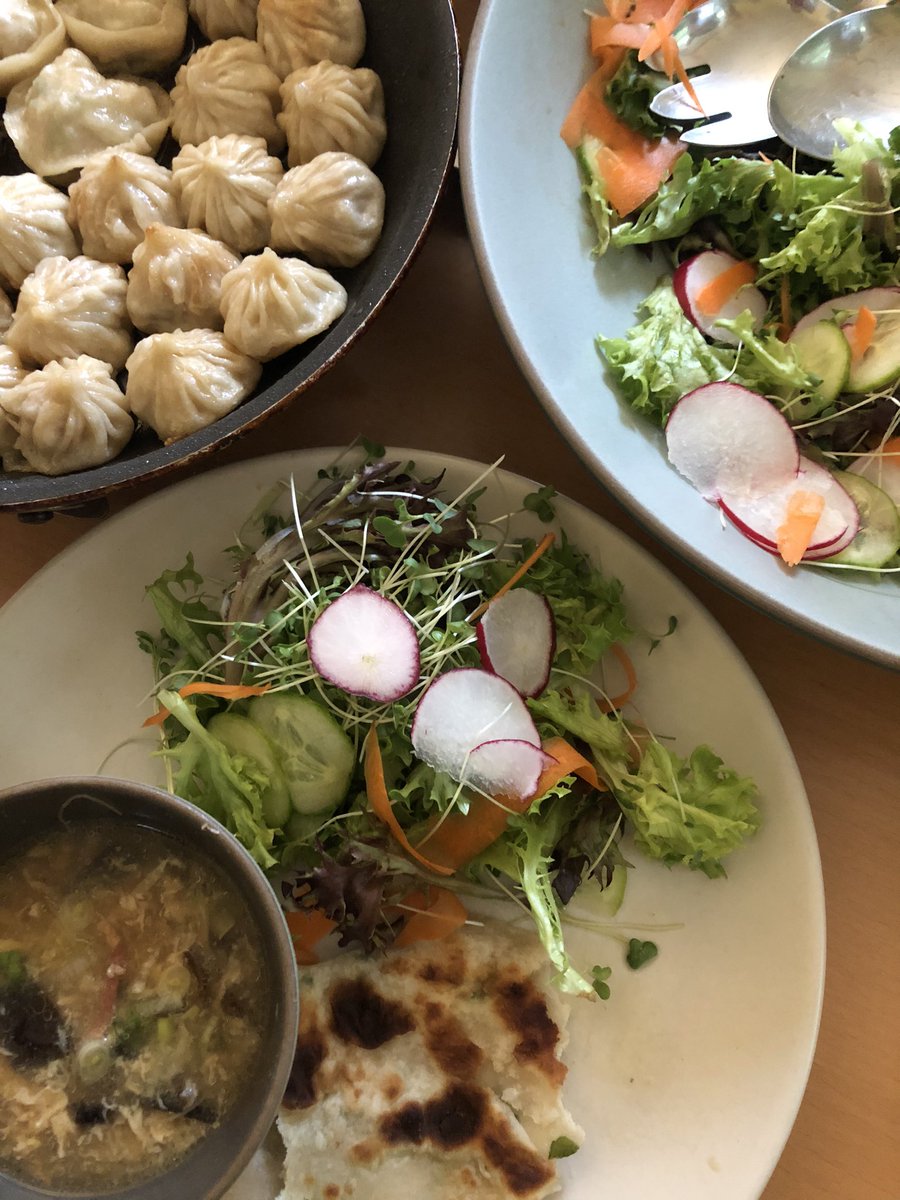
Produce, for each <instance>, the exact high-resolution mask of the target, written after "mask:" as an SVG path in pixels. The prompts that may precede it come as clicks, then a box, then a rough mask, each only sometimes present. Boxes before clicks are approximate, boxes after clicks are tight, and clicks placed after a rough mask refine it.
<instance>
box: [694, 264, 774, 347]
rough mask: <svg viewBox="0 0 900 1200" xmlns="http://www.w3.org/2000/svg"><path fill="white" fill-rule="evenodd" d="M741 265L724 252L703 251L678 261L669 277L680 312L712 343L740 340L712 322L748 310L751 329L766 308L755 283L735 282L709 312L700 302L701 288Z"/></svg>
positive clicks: (764, 299)
mask: <svg viewBox="0 0 900 1200" xmlns="http://www.w3.org/2000/svg"><path fill="white" fill-rule="evenodd" d="M741 265H742V263H741V260H740V259H738V258H733V257H732V256H731V255H730V254H726V253H725V251H724V250H704V251H702V253H700V254H696V255H694V257H693V258H689V259H688V260H687V261H686V262H683V263H681V264H680V266H679V267H678V268H677V269H676V271H675V274H674V275H673V276H672V287H673V288H674V290H675V295H676V296H677V297H678V303H679V304H680V305H681V307H682V309H683V310H684V315H685V316H686V317H687V318H688V320H689V321H692V322H693V323H694V324H695V325H696V326H697V328H698V329H699V330H700V332H701V333H705V334H706V336H707V337H708V338H712V339H713V341H716V342H725V343H726V344H727V345H729V346H737V345H738V344H739V342H740V338H738V337H737V336H736V335H735V334H733V333H732V332H731V330H730V329H722V328H720V327H719V326H717V325H716V321H720V320H722V319H723V318H724V319H725V320H729V321H731V320H734V318H735V317H739V316H740V315H741V313H742V312H744V311H745V310H747V309H749V311H750V315H751V316H752V318H753V328H754V330H757V329H759V328H760V327H761V326H762V323H763V321H764V320H765V317H766V310H767V309H768V307H769V305H768V301H767V300H766V298H765V296H764V295H763V294H762V292H761V291H760V290H759V288H758V287H756V286H755V284H752V283H739V284H738V286H737V287H736V289H735V290H734V291H733V292H731V294H730V295H729V296H728V298H727V299H726V300H725V301H724V302H723V303H720V304H718V305H717V306H716V307H715V308H714V309H713V310H712V311H710V310H709V305H708V304H704V302H703V297H704V290H705V289H706V288H708V287H710V285H712V284H714V283H715V282H716V280H717V279H719V278H720V277H721V276H723V275H724V274H725V272H726V271H734V270H735V269H736V268H738V267H740V266H741Z"/></svg>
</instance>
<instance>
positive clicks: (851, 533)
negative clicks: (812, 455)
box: [719, 459, 859, 561]
mask: <svg viewBox="0 0 900 1200" xmlns="http://www.w3.org/2000/svg"><path fill="white" fill-rule="evenodd" d="M801 491H802V492H816V493H818V494H819V495H820V496H821V497H822V498H823V500H824V501H825V507H824V508H823V510H822V515H821V516H820V517H819V520H818V523H817V524H816V527H815V529H814V531H813V535H812V540H811V541H810V544H809V547H808V548H807V550H806V552H805V553H804V555H803V558H804V559H806V560H808V561H810V560H814V559H816V558H827V557H829V556H830V555H832V554H837V553H838V551H839V550H840V549H843V547H844V546H848V545H849V544H850V542H852V541H853V539H854V537H855V536H856V534H857V531H858V530H859V511H858V509H857V507H856V505H855V504H854V502H853V500H852V498H851V496H850V494H849V492H848V491H847V490H846V488H844V487H842V486H841V484H840V483H838V481H837V480H836V479H835V477H834V476H833V475H832V474H831V472H830V471H827V470H826V469H825V468H824V467H820V466H819V465H818V463H814V462H811V461H810V460H809V459H801V460H800V469H799V471H798V472H797V475H796V478H795V479H793V480H791V481H790V482H789V483H787V484H784V485H782V486H781V487H778V488H772V489H769V490H767V491H765V492H756V493H748V492H737V493H723V494H722V495H721V496H720V498H719V506H720V508H721V509H722V511H723V512H724V513H725V515H726V516H727V517H728V519H729V520H730V521H731V522H732V524H733V525H735V526H736V527H737V528H738V529H739V530H740V531H741V533H743V534H744V535H745V536H746V537H748V538H750V540H751V541H752V542H755V543H756V544H757V545H758V546H761V547H762V548H763V549H764V550H768V551H769V553H770V554H778V530H779V528H780V526H781V525H782V524H783V523H784V520H785V518H786V515H787V511H788V503H789V501H790V498H791V496H792V495H793V494H794V493H795V492H801Z"/></svg>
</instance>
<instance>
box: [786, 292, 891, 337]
mask: <svg viewBox="0 0 900 1200" xmlns="http://www.w3.org/2000/svg"><path fill="white" fill-rule="evenodd" d="M863 307H866V308H868V309H871V311H872V312H882V311H883V310H885V309H892V308H900V288H896V287H878V288H865V289H864V290H863V291H861V292H848V293H847V295H846V296H835V298H834V299H833V300H826V301H825V303H824V304H820V305H819V306H818V308H814V309H813V310H812V312H808V313H807V314H806V316H805V317H801V318H800V320H799V321H798V322H797V324H796V325H795V326H794V333H796V332H797V331H798V330H801V329H806V327H807V326H808V325H815V323H816V322H817V321H833V320H834V319H835V316H836V315H837V314H838V313H839V312H856V311H857V309H860V308H863Z"/></svg>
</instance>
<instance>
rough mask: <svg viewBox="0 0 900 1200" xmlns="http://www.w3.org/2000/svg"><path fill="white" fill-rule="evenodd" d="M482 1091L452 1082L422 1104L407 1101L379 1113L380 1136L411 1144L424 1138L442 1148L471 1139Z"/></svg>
mask: <svg viewBox="0 0 900 1200" xmlns="http://www.w3.org/2000/svg"><path fill="white" fill-rule="evenodd" d="M485 1108H486V1104H485V1094H484V1091H483V1090H482V1089H481V1088H476V1087H467V1086H466V1085H465V1084H460V1083H454V1084H451V1086H450V1087H448V1088H447V1090H446V1091H445V1092H443V1093H442V1094H441V1095H440V1096H435V1098H434V1099H433V1100H428V1101H427V1102H426V1103H425V1104H420V1103H418V1102H417V1101H411V1102H410V1103H409V1104H404V1105H403V1107H402V1108H399V1109H397V1111H396V1112H393V1113H388V1115H387V1116H386V1117H382V1119H381V1124H380V1130H381V1136H382V1137H383V1138H384V1140H385V1142H387V1143H388V1145H392V1146H396V1145H399V1144H401V1143H410V1144H412V1145H414V1146H418V1145H421V1143H422V1142H423V1141H424V1140H425V1138H428V1139H429V1141H432V1142H434V1143H435V1144H436V1145H438V1146H440V1147H441V1148H442V1149H444V1150H453V1149H456V1148H457V1147H459V1146H464V1145H465V1144H466V1142H471V1141H472V1140H473V1139H474V1138H476V1137H477V1136H478V1135H479V1134H480V1133H481V1130H482V1126H483V1125H484V1121H485Z"/></svg>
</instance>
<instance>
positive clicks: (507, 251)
mask: <svg viewBox="0 0 900 1200" xmlns="http://www.w3.org/2000/svg"><path fill="white" fill-rule="evenodd" d="M584 10H585V5H584V2H583V0H551V2H549V3H548V0H483V3H482V5H481V12H480V17H479V22H478V25H477V28H476V31H475V35H474V38H473V41H472V45H471V47H470V50H469V56H468V61H467V67H466V75H465V80H464V88H463V105H462V118H461V121H462V123H461V129H460V149H461V154H460V167H461V171H462V180H463V187H464V195H465V201H466V212H467V215H468V220H469V228H470V231H471V234H472V238H473V241H474V244H475V250H476V254H477V256H478V261H479V263H480V266H481V271H482V275H483V277H484V280H485V283H486V286H487V289H488V293H489V295H490V297H491V301H492V303H493V305H494V309H495V311H496V313H497V316H498V318H499V320H500V324H501V325H502V327H503V330H504V332H505V334H506V337H507V340H508V341H509V343H510V346H511V347H512V350H513V352H514V353H515V355H516V357H517V359H518V362H519V365H520V366H521V368H522V370H523V371H524V373H525V375H526V376H527V378H528V380H529V382H530V384H531V386H532V388H533V389H534V391H535V392H536V394H537V395H538V397H539V398H540V400H541V401H542V402H543V404H544V405H545V406H546V408H547V410H548V412H549V413H550V415H551V417H553V419H554V420H555V421H556V423H557V424H558V425H559V427H560V429H561V430H562V432H563V433H564V435H565V436H566V437H567V438H568V439H569V441H570V442H571V443H572V445H573V446H574V447H575V449H576V450H577V452H578V453H579V454H580V455H581V456H582V457H583V459H584V461H585V462H586V463H587V464H588V465H589V466H590V467H591V468H592V469H593V470H594V471H595V472H596V473H597V475H599V477H600V478H601V479H602V481H603V482H604V483H605V484H606V486H607V487H609V489H610V490H611V491H612V492H613V493H614V494H615V496H616V497H617V498H618V499H619V500H620V501H621V502H622V503H623V504H624V505H626V507H627V508H629V509H630V510H631V511H632V512H633V513H634V514H635V516H637V517H638V519H639V520H641V521H642V522H643V523H644V524H646V525H647V526H648V527H649V528H650V529H652V531H653V532H654V533H655V534H657V535H658V536H659V537H660V538H662V539H663V540H664V541H666V542H668V543H669V545H670V546H671V547H672V548H673V549H674V550H675V551H676V552H678V553H679V554H681V555H682V556H683V557H684V558H686V559H687V560H688V561H689V562H691V563H692V564H693V565H694V566H696V567H698V568H700V569H701V570H702V571H704V572H705V573H707V574H708V575H710V576H711V577H712V578H713V579H715V580H716V581H717V582H719V583H720V584H722V585H724V586H725V587H727V588H728V589H729V590H731V591H733V592H735V593H737V595H739V596H741V597H742V598H743V599H745V600H748V601H750V602H751V603H752V604H755V605H757V606H758V607H760V608H763V609H766V610H768V611H769V612H771V613H774V614H775V615H776V616H778V617H781V618H782V619H784V620H785V621H788V622H790V623H791V624H794V625H798V626H799V627H800V628H802V629H805V630H806V631H807V632H809V633H813V634H816V635H818V636H819V637H821V638H822V639H824V640H825V641H828V642H831V643H833V644H835V645H837V646H840V647H842V648H844V649H846V650H850V651H853V652H855V653H857V654H861V655H863V656H865V657H867V658H871V659H874V660H875V661H877V662H883V663H885V664H891V665H894V666H900V584H898V582H897V580H896V577H892V578H891V577H886V578H885V579H884V581H883V582H877V581H874V580H873V579H871V578H870V579H865V578H863V577H861V576H858V577H856V578H854V577H853V576H852V575H848V573H846V572H838V571H829V572H827V573H826V572H824V571H817V570H815V569H804V570H800V571H793V572H791V571H789V570H788V569H787V568H786V567H783V566H781V565H779V562H778V561H777V560H776V559H774V558H773V557H771V556H770V555H768V554H765V553H763V552H761V551H760V550H758V549H757V548H756V547H754V546H753V545H752V544H751V543H750V542H748V541H747V540H746V539H745V538H743V537H742V536H741V535H740V534H739V533H738V532H737V531H736V530H735V529H734V528H733V527H731V526H730V525H725V524H724V523H723V522H722V521H721V519H720V517H719V515H718V513H717V511H716V510H715V509H714V508H713V507H712V506H711V505H709V504H705V503H704V502H703V501H702V500H701V499H700V497H699V496H698V495H697V493H696V492H695V491H694V490H693V488H692V487H691V486H690V485H689V484H688V483H687V482H685V480H683V479H682V478H681V477H680V476H679V475H677V474H676V472H675V471H674V470H673V469H672V468H671V467H670V466H669V464H668V462H667V460H666V456H665V447H664V442H663V438H662V435H661V433H659V431H656V430H654V429H653V428H652V427H651V426H650V425H649V423H646V422H644V421H642V420H640V419H639V418H637V417H635V416H634V414H633V413H632V412H631V411H630V409H629V408H628V406H627V405H626V404H624V403H623V402H621V401H619V400H618V399H617V397H616V396H615V395H614V393H613V390H612V388H611V385H610V383H609V381H608V380H607V379H606V378H605V377H604V373H603V369H602V367H601V364H600V360H599V358H598V356H597V353H596V351H595V349H594V344H593V342H594V338H595V336H596V335H597V334H598V333H600V332H603V333H605V334H607V335H619V334H621V333H623V332H624V331H625V330H626V329H627V328H628V327H629V326H630V325H632V324H633V323H634V312H635V308H636V306H637V304H638V302H639V301H640V300H641V299H643V297H645V296H646V295H647V294H648V292H649V291H650V290H651V288H652V286H653V284H654V282H655V281H656V279H657V278H658V277H659V275H660V274H661V272H662V267H661V265H660V264H659V263H653V262H651V261H650V260H648V259H647V258H645V257H642V256H640V255H639V254H637V252H635V251H631V252H628V253H621V254H609V255H608V256H606V257H604V258H603V259H602V260H600V262H599V263H595V262H594V261H592V260H591V257H590V249H591V245H592V243H593V238H592V237H591V233H590V230H589V228H588V223H587V220H586V218H585V215H584V212H583V209H582V205H581V198H580V195H579V181H578V176H577V170H576V166H575V162H574V159H573V157H572V155H571V153H570V152H569V151H568V150H567V149H566V147H565V146H564V144H563V142H562V141H561V139H560V137H559V127H560V125H561V123H562V120H563V117H564V116H565V113H566V110H567V109H568V106H569V104H570V103H571V101H572V98H573V97H574V95H575V92H576V91H577V89H578V87H579V86H580V84H581V82H582V81H583V80H584V79H585V78H586V77H587V73H588V71H589V58H588V54H587V36H586V27H587V22H586V18H585V15H584Z"/></svg>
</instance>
